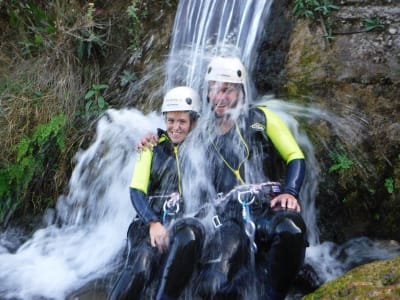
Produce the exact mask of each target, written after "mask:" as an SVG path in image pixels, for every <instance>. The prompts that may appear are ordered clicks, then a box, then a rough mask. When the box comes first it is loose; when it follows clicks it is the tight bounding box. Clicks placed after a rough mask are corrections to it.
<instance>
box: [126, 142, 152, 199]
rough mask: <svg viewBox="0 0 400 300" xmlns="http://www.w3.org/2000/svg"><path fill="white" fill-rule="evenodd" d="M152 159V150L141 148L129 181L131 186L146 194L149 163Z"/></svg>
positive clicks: (148, 180)
mask: <svg viewBox="0 0 400 300" xmlns="http://www.w3.org/2000/svg"><path fill="white" fill-rule="evenodd" d="M152 160H153V151H152V150H150V149H146V150H143V151H142V152H140V153H139V154H138V156H137V158H136V162H135V167H134V170H133V176H132V181H131V185H130V187H131V188H134V189H137V190H139V191H142V192H143V193H145V194H146V195H147V189H148V187H149V182H150V171H151V163H152Z"/></svg>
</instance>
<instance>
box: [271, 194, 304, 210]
mask: <svg viewBox="0 0 400 300" xmlns="http://www.w3.org/2000/svg"><path fill="white" fill-rule="evenodd" d="M270 205H271V207H272V208H274V207H279V206H280V207H282V208H289V209H293V210H295V211H297V212H300V211H301V208H300V204H299V202H298V201H297V199H296V198H295V197H294V196H292V195H290V194H280V195H278V196H276V197H275V198H274V199H272V200H271V203H270Z"/></svg>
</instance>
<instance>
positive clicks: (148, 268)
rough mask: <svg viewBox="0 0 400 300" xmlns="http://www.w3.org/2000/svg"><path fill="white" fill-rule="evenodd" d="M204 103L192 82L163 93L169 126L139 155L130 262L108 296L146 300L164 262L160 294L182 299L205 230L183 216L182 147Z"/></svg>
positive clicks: (132, 192) (133, 185)
mask: <svg viewBox="0 0 400 300" xmlns="http://www.w3.org/2000/svg"><path fill="white" fill-rule="evenodd" d="M200 107H201V101H200V96H199V95H198V93H197V92H196V91H195V90H193V89H192V88H189V87H176V88H173V89H171V90H170V91H168V92H167V94H166V95H165V97H164V101H163V105H162V112H163V114H164V117H165V122H166V131H164V130H161V129H158V141H157V145H156V146H154V147H153V148H152V149H145V150H144V151H142V152H141V153H140V154H138V157H137V160H136V163H135V169H134V172H133V177H132V181H131V185H130V196H131V201H132V204H133V206H134V208H135V210H136V212H137V215H138V217H137V218H136V219H135V220H134V221H133V222H132V223H131V225H130V226H129V230H128V234H127V238H128V254H127V261H126V265H125V268H124V270H123V272H122V274H121V275H120V277H119V278H118V280H117V282H116V284H115V285H114V287H113V289H112V291H111V293H110V294H109V297H108V299H112V300H114V299H144V298H145V297H146V296H145V295H148V294H146V291H145V288H146V287H149V286H151V284H152V282H153V281H154V278H155V277H156V272H157V267H158V266H159V264H160V263H163V266H164V267H163V269H162V270H161V274H159V275H161V279H160V282H159V285H158V289H157V295H156V299H177V298H178V297H179V295H180V293H181V292H182V291H183V289H184V287H185V285H186V283H187V281H188V280H189V278H190V276H191V274H192V272H193V271H194V269H195V265H196V262H197V260H198V258H199V255H200V251H201V248H202V243H203V236H204V233H203V226H202V225H201V223H200V222H199V221H198V220H196V219H194V218H183V217H182V214H183V211H184V207H183V202H182V199H181V195H182V187H181V173H180V169H181V166H180V165H179V149H180V145H181V143H182V142H183V141H184V140H185V138H186V137H187V135H188V134H189V132H190V131H191V130H192V129H193V127H194V126H195V124H196V121H197V118H198V117H199V113H200Z"/></svg>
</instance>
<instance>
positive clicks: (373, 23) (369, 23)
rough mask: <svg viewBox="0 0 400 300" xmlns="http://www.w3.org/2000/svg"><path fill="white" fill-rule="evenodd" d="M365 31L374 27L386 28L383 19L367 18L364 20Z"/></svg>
mask: <svg viewBox="0 0 400 300" xmlns="http://www.w3.org/2000/svg"><path fill="white" fill-rule="evenodd" d="M364 27H365V31H371V30H374V29H384V28H385V25H383V23H382V21H381V20H380V19H379V18H373V19H365V20H364Z"/></svg>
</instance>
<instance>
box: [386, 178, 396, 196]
mask: <svg viewBox="0 0 400 300" xmlns="http://www.w3.org/2000/svg"><path fill="white" fill-rule="evenodd" d="M385 187H386V190H387V192H388V193H389V194H393V193H394V190H395V188H394V180H393V178H391V177H390V178H386V179H385Z"/></svg>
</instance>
